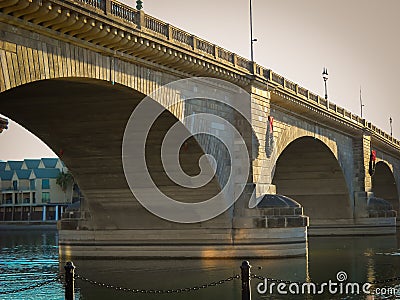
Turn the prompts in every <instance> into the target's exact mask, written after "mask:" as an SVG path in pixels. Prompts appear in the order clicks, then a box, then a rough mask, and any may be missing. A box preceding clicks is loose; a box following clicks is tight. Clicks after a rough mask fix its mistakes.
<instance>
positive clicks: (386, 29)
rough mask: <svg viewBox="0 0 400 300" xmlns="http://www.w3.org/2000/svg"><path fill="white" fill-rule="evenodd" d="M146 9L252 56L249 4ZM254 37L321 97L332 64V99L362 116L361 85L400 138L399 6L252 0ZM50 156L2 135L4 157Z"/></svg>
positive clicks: (347, 0) (146, 0) (167, 0)
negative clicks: (390, 121) (325, 74)
mask: <svg viewBox="0 0 400 300" xmlns="http://www.w3.org/2000/svg"><path fill="white" fill-rule="evenodd" d="M123 2H124V3H126V4H128V5H131V6H134V5H135V3H134V2H135V1H133V0H130V1H123ZM143 9H144V11H145V12H146V13H148V14H150V15H152V16H154V17H156V18H159V19H161V20H163V21H165V22H168V23H170V24H172V25H174V26H176V27H179V28H181V29H183V30H185V31H187V32H190V33H192V34H194V35H196V36H198V37H201V38H203V39H206V40H208V41H210V42H212V43H215V44H217V45H219V46H221V47H223V48H226V49H228V50H230V51H232V52H235V53H237V54H239V55H241V56H243V57H246V58H249V57H250V42H249V41H250V29H249V28H250V26H249V23H250V22H249V0H218V1H216V0H202V1H192V0H162V1H160V0H143ZM253 32H254V34H253V36H254V38H257V42H255V44H254V60H255V61H256V62H257V63H258V64H260V65H262V66H264V67H266V68H269V69H272V70H273V71H275V72H277V73H278V74H280V75H282V76H284V77H285V78H287V79H289V80H291V81H293V82H295V83H297V84H299V85H301V86H303V87H304V88H307V89H309V90H311V91H313V92H315V93H317V94H319V95H320V96H323V95H324V83H323V79H322V75H321V73H322V69H323V67H327V68H328V73H329V79H328V98H329V100H330V101H332V102H334V103H336V104H338V105H339V106H342V107H344V108H346V109H347V110H349V111H351V112H353V113H356V114H358V115H360V87H361V89H362V101H363V104H364V105H365V106H364V108H363V117H364V118H366V119H367V120H368V121H370V122H372V123H373V124H374V125H376V126H378V127H379V128H381V129H382V130H384V131H386V132H387V133H389V134H390V125H389V118H390V117H392V119H393V135H394V136H395V137H396V138H398V139H399V138H400V114H399V112H400V93H398V91H397V89H398V88H399V87H400V84H399V82H400V76H398V72H397V71H398V70H399V69H400V58H399V55H400V1H398V0H380V1H365V0H330V1H328V0H274V1H271V0H253ZM0 113H1V107H0ZM22 140H23V141H24V143H23V144H24V147H20V146H19V145H20V143H21V141H22ZM50 156H55V154H54V153H53V152H52V151H51V150H50V149H48V148H47V146H46V145H45V144H44V143H43V142H41V141H40V140H38V139H37V138H36V137H33V136H32V135H31V134H30V133H29V132H26V131H24V129H23V128H21V127H20V126H19V125H17V124H15V123H14V122H10V126H9V129H8V130H6V131H3V133H2V134H1V135H0V160H10V159H23V158H28V157H29V158H35V157H50Z"/></svg>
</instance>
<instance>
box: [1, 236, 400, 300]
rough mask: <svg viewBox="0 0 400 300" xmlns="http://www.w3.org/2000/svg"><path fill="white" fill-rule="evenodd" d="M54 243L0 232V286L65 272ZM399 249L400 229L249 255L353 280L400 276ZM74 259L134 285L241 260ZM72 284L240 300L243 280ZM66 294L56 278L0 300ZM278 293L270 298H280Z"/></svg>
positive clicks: (90, 292)
mask: <svg viewBox="0 0 400 300" xmlns="http://www.w3.org/2000/svg"><path fill="white" fill-rule="evenodd" d="M57 248H58V246H57V232H56V231H33V230H27V231H8V232H7V231H2V232H1V233H0V255H1V259H2V264H1V275H0V282H1V285H0V286H1V288H0V291H1V292H2V291H4V290H9V289H14V288H21V287H23V286H28V285H30V284H31V283H32V282H33V281H35V280H37V281H40V280H43V279H48V278H49V277H52V276H55V275H57V274H58V272H63V266H64V263H65V262H63V261H59V260H58V255H57V251H58V249H57ZM399 248H400V234H399V232H398V233H397V236H375V237H368V238H365V237H333V238H332V237H329V238H327V237H312V238H310V240H309V247H308V249H309V251H308V256H307V257H298V258H286V259H258V260H255V259H254V260H251V264H252V273H254V274H257V275H262V276H266V277H270V278H276V279H284V280H291V281H304V280H306V279H310V280H312V281H313V282H325V281H327V280H329V279H332V280H334V279H335V278H336V277H335V276H336V273H337V272H339V271H345V272H346V273H347V275H348V281H351V282H365V281H373V280H381V279H386V278H393V277H398V276H399V275H400V268H399V266H400V252H399ZM74 263H75V265H76V266H77V268H76V273H77V274H79V275H82V276H85V277H87V278H90V279H93V280H97V281H99V282H104V283H108V284H113V285H115V286H122V287H129V288H137V289H166V290H168V289H175V288H186V287H192V286H199V285H202V284H204V283H208V282H212V281H216V280H217V281H218V280H220V279H223V278H227V277H230V276H232V275H234V274H238V273H240V270H239V266H240V263H241V260H239V259H237V260H207V259H206V260H199V259H190V260H176V259H174V260H97V259H96V260H87V259H81V260H80V259H76V260H75V261H74ZM257 283H258V280H257V279H253V280H252V288H253V293H252V295H253V299H261V296H260V295H258V294H257V291H256V290H255V286H256V284H257ZM393 284H399V282H397V283H396V282H394V283H393ZM76 286H77V295H76V298H77V299H188V297H190V298H191V299H193V300H197V299H238V300H239V299H240V280H233V281H231V282H227V283H225V284H222V285H220V286H216V287H209V288H206V289H201V290H199V291H191V292H189V293H190V294H187V293H181V294H174V295H154V294H152V295H150V294H149V295H147V294H146V295H145V294H138V295H132V294H131V293H128V292H119V291H115V290H114V289H108V288H103V287H95V286H93V285H90V284H88V283H84V282H82V281H80V280H77V281H76ZM63 293H64V292H63V287H62V285H61V284H60V283H53V284H51V285H48V286H44V287H41V288H38V289H34V290H29V291H26V292H21V293H17V294H10V295H1V296H2V297H1V299H3V300H11V299H38V300H41V299H63V295H64V294H63ZM275 296H276V297H275ZM275 296H273V297H272V298H270V299H280V298H279V297H277V295H275ZM325 296H326V295H325ZM303 298H304V297H303V296H299V297H298V299H303ZM291 299H294V298H293V297H291ZM321 299H322V298H321ZM325 299H326V297H325ZM355 299H362V297H361V296H360V297H359V298H355Z"/></svg>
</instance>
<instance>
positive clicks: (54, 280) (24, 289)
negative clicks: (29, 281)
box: [0, 276, 60, 295]
mask: <svg viewBox="0 0 400 300" xmlns="http://www.w3.org/2000/svg"><path fill="white" fill-rule="evenodd" d="M59 280H60V277H59V276H57V277H56V278H53V279H49V280H46V281H42V282H39V283H36V284H33V285H30V286H26V287H23V288H19V289H14V290H8V291H0V295H8V294H15V293H20V292H24V291H28V290H33V289H36V288H39V287H42V286H45V285H48V284H50V283H53V282H56V281H59Z"/></svg>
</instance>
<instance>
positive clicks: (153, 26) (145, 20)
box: [76, 0, 400, 146]
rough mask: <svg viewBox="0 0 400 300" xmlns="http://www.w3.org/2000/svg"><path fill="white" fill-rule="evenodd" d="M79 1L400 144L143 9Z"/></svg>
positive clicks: (113, 0) (106, 0)
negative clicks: (267, 83) (261, 80)
mask: <svg viewBox="0 0 400 300" xmlns="http://www.w3.org/2000/svg"><path fill="white" fill-rule="evenodd" d="M76 1H79V2H81V3H84V4H86V5H88V6H89V7H92V8H93V9H95V10H96V11H98V10H102V11H103V12H104V14H111V15H113V16H116V17H118V18H120V19H122V20H123V21H127V22H130V23H133V24H135V25H136V26H137V27H138V28H140V29H144V30H145V31H150V32H152V33H155V35H156V36H158V37H161V38H163V39H166V40H171V41H173V42H177V43H176V44H177V45H179V46H182V47H184V48H188V49H192V50H194V51H197V52H198V53H199V54H200V55H203V56H204V57H209V58H213V59H216V60H217V61H218V62H219V63H222V64H224V65H227V66H229V67H235V68H237V69H238V70H240V71H241V72H244V73H245V74H248V75H255V76H258V77H259V78H261V79H264V80H267V82H270V83H272V84H273V85H274V86H277V87H280V88H282V89H283V90H284V91H286V92H288V93H290V94H292V95H295V96H297V97H299V98H300V99H301V100H303V101H305V102H309V103H312V104H317V105H318V106H319V107H320V108H321V109H325V110H326V111H327V112H329V113H334V114H337V115H338V116H340V117H343V118H344V119H346V120H348V121H350V122H352V123H353V124H356V125H358V126H359V127H364V128H365V129H367V130H370V131H371V132H373V133H374V134H375V135H378V136H379V137H380V138H382V139H384V140H385V141H386V142H390V143H393V144H395V145H397V146H400V141H399V140H397V139H395V138H393V137H392V136H390V135H389V134H387V133H386V132H384V131H383V130H381V129H379V128H377V127H376V126H374V125H372V124H371V123H369V122H366V120H365V119H362V118H360V117H359V116H357V115H355V114H353V113H351V112H350V111H347V110H346V109H344V108H343V107H340V106H338V105H336V104H334V103H332V102H330V101H328V100H326V99H324V98H323V97H320V96H318V95H316V94H314V93H312V92H311V91H309V90H307V89H306V88H303V87H301V86H299V85H297V84H296V83H294V82H292V81H290V80H288V79H286V78H284V77H283V76H281V75H279V74H277V73H275V72H273V71H272V70H270V69H266V68H264V67H262V66H260V65H258V64H256V63H254V62H252V61H250V60H248V59H246V58H244V57H241V56H239V55H237V54H235V53H232V52H230V51H228V50H226V49H223V48H221V47H219V46H217V45H215V44H212V43H210V42H208V41H206V40H203V39H201V38H199V37H196V36H194V35H192V34H190V33H188V32H186V31H184V30H181V29H179V28H176V27H174V26H172V25H170V24H168V23H166V22H163V21H161V20H159V19H157V18H154V17H152V16H150V15H147V14H145V13H144V12H143V11H138V10H136V9H134V8H132V7H129V6H128V5H125V4H122V3H120V2H118V1H116V0H76Z"/></svg>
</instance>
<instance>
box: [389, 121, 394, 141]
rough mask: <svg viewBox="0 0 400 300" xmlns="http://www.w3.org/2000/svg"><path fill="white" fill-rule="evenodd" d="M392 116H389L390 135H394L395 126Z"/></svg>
mask: <svg viewBox="0 0 400 300" xmlns="http://www.w3.org/2000/svg"><path fill="white" fill-rule="evenodd" d="M392 122H393V120H392V117H390V118H389V123H390V136H393V127H392Z"/></svg>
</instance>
